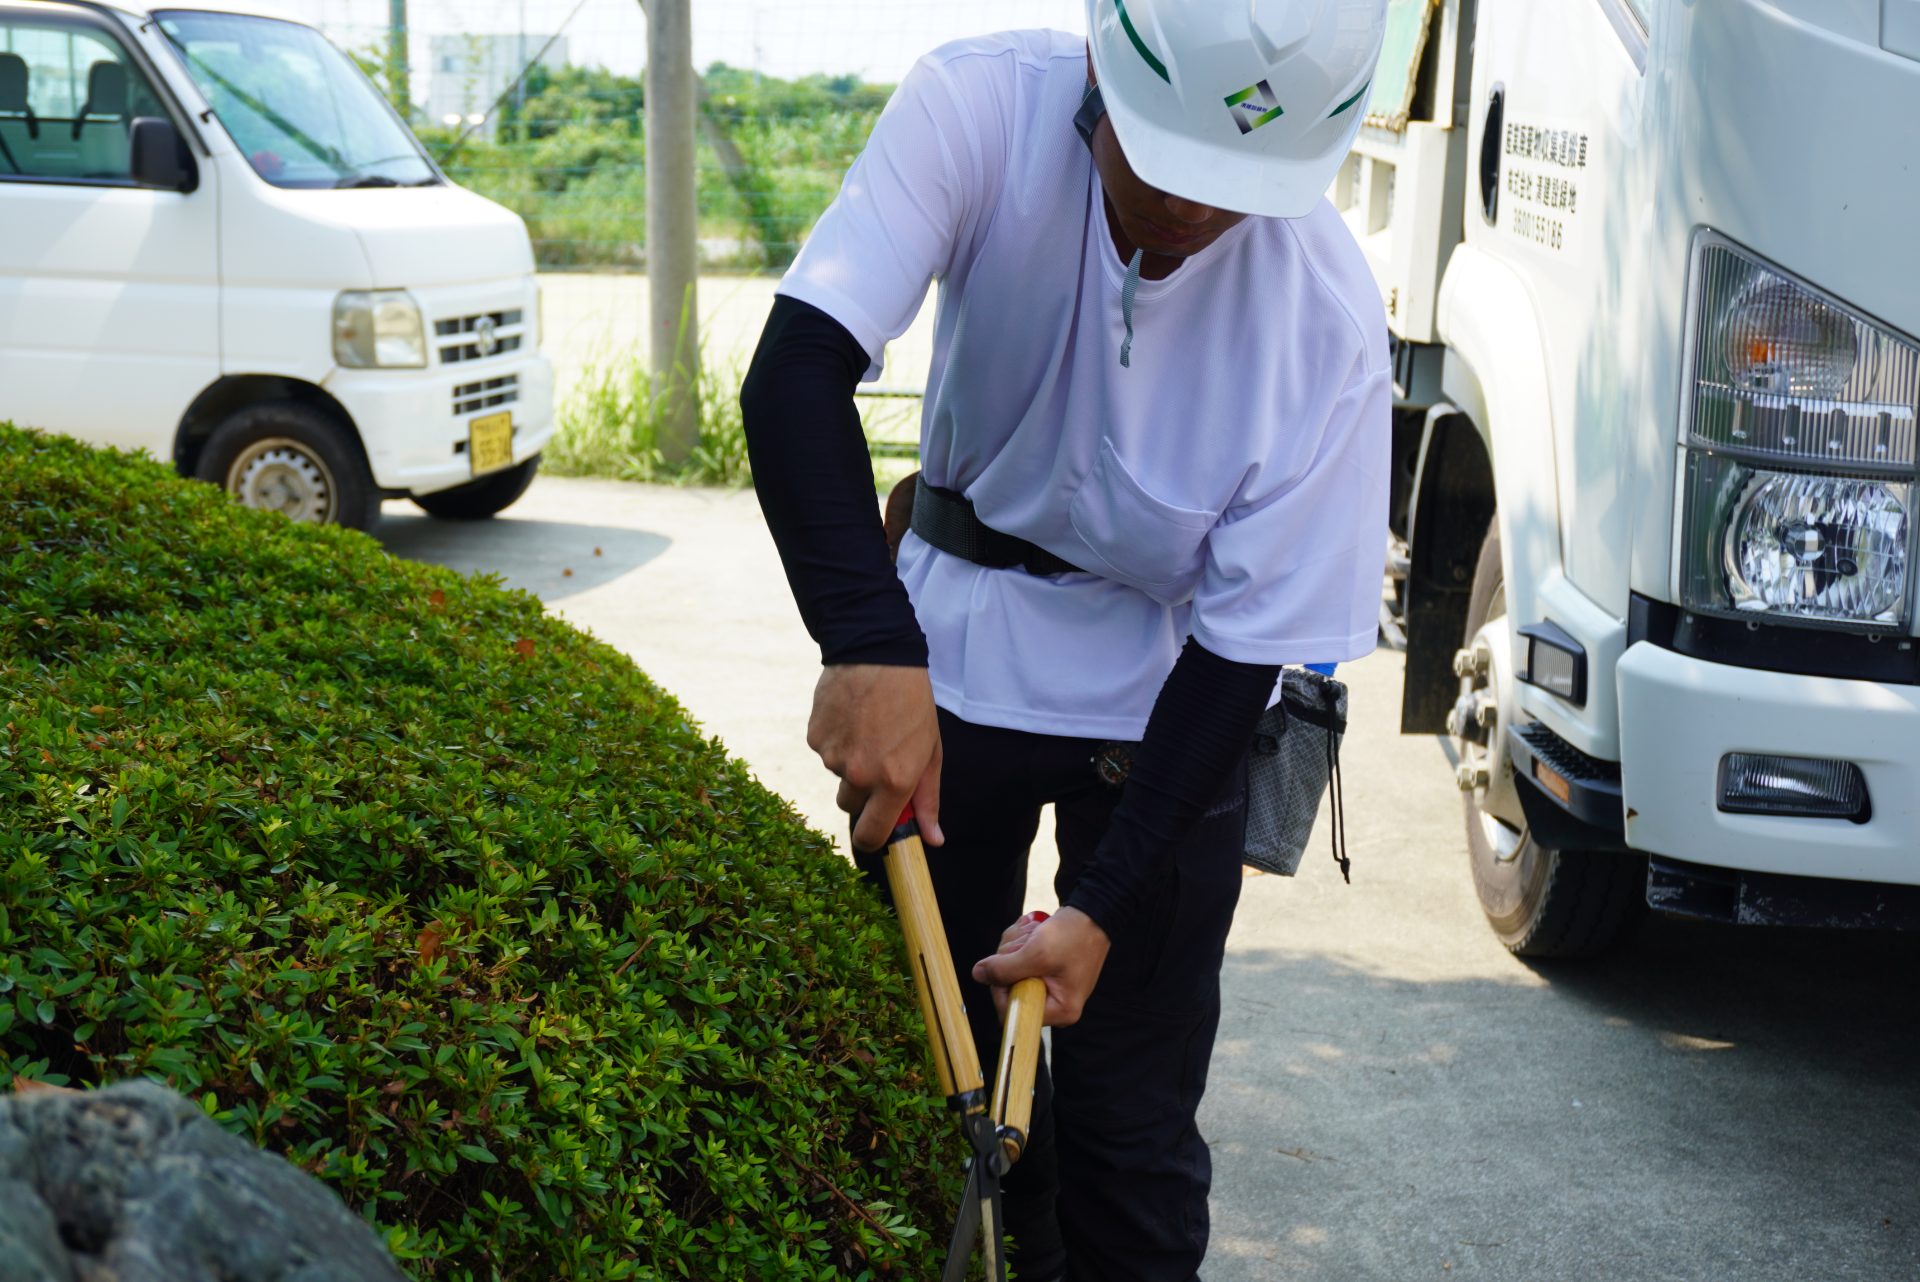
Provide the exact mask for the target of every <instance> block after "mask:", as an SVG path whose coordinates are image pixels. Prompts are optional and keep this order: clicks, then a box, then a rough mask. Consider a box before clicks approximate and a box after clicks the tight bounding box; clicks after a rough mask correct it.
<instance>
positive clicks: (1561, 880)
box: [1451, 521, 1647, 958]
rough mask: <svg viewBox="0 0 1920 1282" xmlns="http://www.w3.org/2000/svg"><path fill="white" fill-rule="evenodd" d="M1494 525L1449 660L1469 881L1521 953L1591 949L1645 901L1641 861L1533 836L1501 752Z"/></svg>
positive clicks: (1506, 672)
mask: <svg viewBox="0 0 1920 1282" xmlns="http://www.w3.org/2000/svg"><path fill="white" fill-rule="evenodd" d="M1506 596H1507V594H1506V584H1505V582H1504V580H1503V577H1502V574H1501V569H1500V525H1499V522H1498V521H1496V522H1494V524H1493V525H1492V526H1491V528H1489V529H1488V531H1487V537H1486V541H1485V542H1484V543H1482V544H1481V546H1480V562H1479V565H1478V566H1477V567H1476V568H1475V570H1474V575H1473V590H1472V592H1471V594H1470V595H1469V597H1468V605H1467V628H1466V637H1465V647H1464V648H1463V649H1462V650H1461V652H1460V656H1459V658H1458V660H1457V661H1456V663H1455V668H1456V669H1457V670H1458V671H1459V672H1460V674H1461V676H1460V701H1459V702H1458V703H1457V704H1455V705H1454V712H1453V716H1452V718H1451V722H1452V725H1451V728H1452V731H1453V744H1454V749H1455V751H1456V752H1457V753H1458V754H1459V757H1460V766H1459V769H1460V790H1461V796H1462V798H1463V800H1464V802H1465V809H1466V820H1467V855H1468V858H1469V860H1470V862H1471V864H1472V867H1473V888H1474V892H1475V893H1476V894H1477V895H1478V896H1479V899H1480V909H1481V911H1482V912H1484V913H1486V915H1487V923H1488V924H1489V925H1491V926H1492V927H1493V933H1494V934H1496V935H1498V936H1499V937H1500V942H1501V943H1503V944H1505V945H1506V946H1507V948H1508V949H1509V950H1511V951H1512V952H1514V953H1516V954H1518V955H1519V956H1522V957H1563V958H1575V957H1592V956H1596V955H1598V954H1600V953H1603V952H1605V951H1607V950H1608V949H1609V948H1611V947H1613V946H1614V945H1615V944H1617V943H1619V942H1620V940H1621V939H1622V938H1623V937H1624V936H1625V935H1626V933H1627V931H1628V930H1629V929H1630V928H1631V927H1633V926H1634V925H1636V924H1637V923H1638V922H1639V920H1640V919H1641V917H1643V916H1644V915H1645V911H1646V876H1647V872H1646V869H1647V865H1646V861H1645V860H1644V859H1642V858H1640V857H1638V856H1635V855H1627V854H1617V853H1613V852H1594V851H1584V850H1555V849H1552V848H1550V847H1547V846H1543V845H1541V844H1540V843H1538V842H1536V841H1534V840H1533V837H1532V834H1531V833H1529V832H1528V830H1527V819H1526V815H1525V813H1524V812H1523V811H1522V810H1521V808H1520V794H1519V792H1518V789H1519V788H1521V787H1525V786H1527V785H1524V784H1521V783H1519V782H1518V781H1517V780H1515V778H1514V774H1513V763H1512V762H1511V761H1510V760H1509V759H1508V757H1507V750H1506V742H1507V741H1506V735H1507V717H1508V715H1509V714H1510V712H1511V711H1512V710H1513V709H1514V708H1515V707H1516V706H1517V705H1516V703H1515V700H1514V694H1513V672H1512V668H1513V646H1512V641H1511V635H1510V633H1509V632H1508V630H1507V621H1506V614H1507V601H1506Z"/></svg>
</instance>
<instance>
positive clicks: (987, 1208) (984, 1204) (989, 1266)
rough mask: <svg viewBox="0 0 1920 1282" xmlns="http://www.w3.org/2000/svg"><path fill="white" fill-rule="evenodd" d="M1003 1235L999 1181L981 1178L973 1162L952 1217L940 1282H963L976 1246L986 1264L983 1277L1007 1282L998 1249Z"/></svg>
mask: <svg viewBox="0 0 1920 1282" xmlns="http://www.w3.org/2000/svg"><path fill="white" fill-rule="evenodd" d="M1004 1232H1005V1225H1004V1224H1003V1223H1002V1221H1001V1216H1000V1180H999V1177H998V1176H994V1175H986V1174H983V1164H982V1163H981V1162H979V1161H977V1160H976V1161H975V1162H973V1164H972V1165H971V1166H970V1167H969V1169H968V1171H967V1187H966V1190H965V1192H963V1193H962V1194H961V1195H960V1212H959V1214H958V1215H956V1216H955V1217H954V1221H953V1237H952V1238H951V1239H950V1240H949V1241H948V1243H947V1268H946V1272H944V1273H942V1274H941V1275H940V1279H941V1282H965V1278H966V1276H967V1264H968V1262H969V1261H971V1260H972V1258H973V1248H974V1247H975V1246H976V1245H977V1246H979V1248H980V1254H981V1257H982V1258H983V1260H984V1262H985V1264H986V1276H987V1277H988V1278H990V1279H992V1280H993V1282H1007V1258H1006V1252H1005V1251H1004V1250H1003V1249H1002V1245H1001V1234H1002V1233H1004Z"/></svg>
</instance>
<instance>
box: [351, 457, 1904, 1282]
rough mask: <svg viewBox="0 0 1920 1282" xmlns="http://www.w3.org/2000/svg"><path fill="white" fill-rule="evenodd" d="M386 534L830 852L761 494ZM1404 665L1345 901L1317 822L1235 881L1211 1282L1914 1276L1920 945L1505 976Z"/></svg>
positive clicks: (1359, 776) (833, 822)
mask: <svg viewBox="0 0 1920 1282" xmlns="http://www.w3.org/2000/svg"><path fill="white" fill-rule="evenodd" d="M386 512H387V519H386V520H385V522H384V523H383V524H382V525H381V527H380V528H379V530H378V531H377V533H378V536H379V537H380V538H381V539H382V540H383V541H384V542H385V543H386V544H387V546H388V547H389V548H390V549H391V550H392V551H393V552H395V553H396V554H397V555H402V556H410V557H416V558H419V559H422V560H429V561H435V562H439V563H441V564H446V565H451V566H453V567H455V568H457V569H460V570H463V571H472V570H486V571H492V572H497V573H500V574H502V575H503V576H504V577H505V579H506V581H507V582H508V583H509V584H511V585H513V586H517V587H522V588H526V589H528V590H529V591H532V592H535V593H537V594H538V595H540V596H541V597H542V598H543V599H544V600H545V601H546V602H547V603H548V605H549V607H550V608H551V609H553V610H554V611H555V612H556V613H558V614H561V615H564V616H565V617H566V618H568V619H569V620H570V621H572V622H573V623H575V624H576V625H578V626H581V627H583V628H585V629H587V630H588V631H590V632H592V633H594V634H595V635H597V636H599V637H600V638H601V639H603V640H606V641H608V642H610V643H612V644H613V645H615V646H617V647H619V648H621V649H622V650H624V651H626V652H627V653H628V654H630V655H632V656H633V657H634V658H635V660H636V661H638V663H639V664H640V666H641V667H642V668H644V669H645V670H646V671H647V672H648V673H649V674H651V675H652V676H653V677H654V678H655V679H656V680H657V681H658V682H659V683H660V684H661V685H663V686H665V687H666V688H667V689H669V690H671V691H672V692H673V693H674V694H676V695H677V696H679V697H680V698H681V700H682V701H683V702H685V703H686V705H687V706H688V708H689V709H690V710H691V711H692V713H693V714H694V716H696V717H697V718H698V719H699V720H700V721H701V722H702V723H703V724H704V725H705V726H706V727H707V729H708V730H709V731H710V732H711V733H714V734H716V735H718V736H719V737H721V738H722V739H723V740H725V741H726V743H727V746H728V747H729V749H730V750H732V751H733V752H734V753H736V754H737V755H739V756H741V757H743V758H744V759H745V760H746V761H748V762H749V763H750V764H751V765H752V767H753V769H754V771H755V772H756V774H758V776H759V777H760V778H761V780H762V781H763V782H765V783H766V784H767V785H768V786H769V787H771V788H773V789H775V790H776V791H778V792H781V793H783V794H784V795H786V796H787V797H789V798H792V799H793V800H794V802H795V803H796V805H798V807H799V808H800V810H801V811H802V813H804V814H806V815H807V816H809V817H810V818H811V819H812V820H813V821H814V822H815V823H816V825H818V826H819V827H821V828H822V829H823V830H824V831H827V832H832V833H838V832H840V831H841V830H842V827H843V823H842V820H841V819H840V817H839V815H838V813H837V812H836V811H835V810H834V808H833V787H832V783H831V780H830V779H829V778H828V777H827V776H826V774H825V773H824V772H823V771H822V770H821V768H820V767H819V765H818V763H817V761H815V759H814V758H813V757H812V755H811V754H810V753H809V752H808V751H807V749H806V747H805V744H804V742H803V731H804V726H805V721H806V715H807V710H808V706H809V700H810V695H811V691H812V685H813V680H814V677H815V675H816V673H817V671H818V668H817V663H816V661H815V657H814V651H813V649H812V646H811V642H810V641H809V640H808V638H807V636H806V634H805V632H804V630H803V629H802V628H801V626H800V623H799V619H798V616H797V615H796V613H795V611H794V609H793V606H792V604H791V601H790V600H789V598H788V596H787V591H786V584H785V581H784V579H783V577H782V576H781V573H780V569H779V563H778V560H777V559H776V557H775V555H774V552H773V548H772V545H771V542H770V541H769V540H768V538H767V536H766V534H765V531H764V529H763V527H762V526H761V524H760V520H759V513H758V509H757V507H756V506H755V503H754V500H753V497H752V495H751V494H747V493H731V492H722V491H713V490H678V489H669V488H662V487H648V486H636V485H626V484H621V483H618V482H606V481H567V480H557V479H542V480H540V481H538V482H536V484H535V485H534V487H533V489H532V490H531V491H530V492H529V493H528V495H527V496H526V498H525V499H523V500H522V501H521V502H520V503H519V504H518V505H517V506H516V507H515V508H514V509H512V510H511V511H510V512H508V513H507V514H505V515H504V516H502V517H501V518H499V519H497V520H495V521H492V522H482V523H477V524H471V525H457V524H445V523H439V522H434V521H430V520H428V519H427V518H425V517H424V516H422V515H420V514H419V512H418V511H417V509H414V508H413V507H412V506H411V505H410V504H405V503H390V504H388V505H387V509H386ZM595 549H598V554H597V555H596V552H595ZM569 570H570V571H572V573H571V574H568V573H566V571H569ZM1400 666H1401V661H1400V656H1398V655H1397V654H1393V653H1380V654H1376V655H1374V656H1372V657H1371V658H1369V659H1367V660H1365V661H1363V662H1361V663H1358V664H1353V665H1349V666H1348V667H1347V668H1346V669H1344V670H1343V674H1342V675H1343V677H1344V678H1345V679H1347V680H1348V681H1349V683H1350V684H1351V686H1352V690H1353V727H1352V731H1351V733H1350V735H1349V738H1348V741H1347V746H1346V749H1345V752H1344V755H1343V760H1344V763H1345V771H1344V773H1345V780H1346V794H1347V810H1348V823H1349V844H1350V848H1351V852H1352V855H1353V859H1354V884H1353V885H1352V886H1351V887H1348V886H1343V885H1342V884H1341V882H1340V877H1339V875H1338V870H1337V869H1336V868H1335V867H1334V866H1333V863H1332V861H1331V859H1330V857H1329V856H1328V855H1327V854H1326V846H1325V832H1324V823H1325V816H1324V814H1323V816H1322V823H1323V831H1322V833H1321V834H1320V836H1319V842H1318V844H1317V845H1316V847H1315V849H1314V851H1313V852H1311V853H1310V854H1309V856H1308V860H1307V863H1306V865H1305V867H1304V868H1303V869H1302V872H1301V875H1300V876H1299V877H1298V878H1296V879H1290V880H1289V879H1282V878H1275V877H1250V878H1248V879H1247V881H1246V882H1245V893H1244V896H1243V898H1242V901H1241V908H1240V912H1239V915H1238V918H1237V920H1236V923H1235V926H1234V931H1233V935H1232V938H1231V940H1230V942H1229V946H1228V958H1227V965H1226V971H1225V976H1224V992H1225V997H1224V1006H1225V1009H1224V1015H1223V1019H1222V1025H1221V1030H1220V1037H1219V1041H1218V1044H1217V1047H1216V1051H1215V1055H1214V1066H1213V1074H1212V1079H1211V1082H1210V1086H1209V1092H1208V1096H1207V1101H1206V1104H1205V1106H1204V1108H1203V1111H1202V1116H1201V1124H1202V1129H1203V1130H1204V1132H1205V1133H1206V1135H1207V1136H1208V1138H1209V1139H1210V1141H1211V1142H1212V1147H1213V1154H1214V1166H1215V1181H1214V1198H1213V1214H1214V1238H1213V1251H1212V1255H1211V1257H1210V1260H1209V1264H1208V1267H1207V1269H1206V1271H1205V1276H1206V1277H1207V1278H1208V1279H1209V1282H1266V1280H1268V1279H1294V1278H1310V1279H1328V1280H1330V1282H1344V1280H1346V1279H1373V1278H1378V1279H1389V1280H1397V1279H1414V1278H1448V1279H1450V1278H1486V1279H1513V1280H1515V1282H1521V1280H1525V1282H1533V1280H1537V1279H1569V1280H1572V1279H1600V1278H1627V1279H1641V1278H1645V1279H1656V1278H1657V1279H1699V1280H1701V1282H1708V1280H1715V1282H1717V1280H1720V1279H1742V1280H1745V1279H1781V1280H1783V1282H1784V1280H1786V1279H1796V1280H1797V1279H1862V1280H1865V1279H1911V1278H1920V1075H1917V1070H1920V1023H1917V1021H1916V1016H1917V1015H1920V941H1915V940H1912V939H1905V938H1874V937H1860V936H1831V935H1817V934H1800V933H1784V932H1772V933H1753V932H1739V931H1733V930H1730V929H1721V928H1709V927H1701V926H1696V925H1690V924H1686V923H1679V922H1673V921H1665V920H1661V921H1655V922H1653V923H1651V924H1650V926H1649V928H1648V929H1647V930H1646V931H1645V932H1644V934H1643V935H1642V936H1641V937H1640V938H1639V939H1638V940H1637V941H1636V943H1635V944H1634V945H1633V946H1632V947H1630V948H1629V949H1628V950H1627V951H1626V952H1625V953H1624V954H1623V955H1622V956H1620V957H1618V958H1616V959H1614V960H1612V961H1610V962H1606V963H1602V964H1598V965H1588V966H1583V967H1552V968H1546V967H1542V968H1537V969H1536V968H1533V967H1529V966H1527V965H1525V964H1523V963H1521V962H1519V961H1517V960H1515V959H1513V958H1511V957H1509V956H1508V955H1507V954H1506V952H1505V951H1504V950H1503V949H1502V948H1501V947H1500V946H1499V944H1498V943H1497V942H1496V941H1495V940H1494V938H1493V936H1492V934H1491V933H1490V932H1489V931H1488V930H1487V929H1486V927H1485V925H1484V924H1483V922H1482V920H1481V917H1480V913H1479V910H1478V907H1477V906H1476V904H1475V902H1474V898H1473V892H1472V888H1471V884H1470V881H1469V878H1468V874H1467V866H1466V856H1465V853H1464V847H1463V839H1462V836H1461V832H1460V827H1461V820H1460V810H1459V798H1458V795H1457V794H1456V793H1455V791H1454V787H1453V782H1452V776H1451V770H1450V768H1449V766H1448V764H1447V761H1446V759H1445V757H1444V755H1443V753H1442V750H1441V747H1440V746H1439V744H1438V743H1437V742H1436V741H1435V740H1433V739H1431V738H1404V737H1401V736H1400V735H1398V734H1397V733H1396V723H1397V716H1398V706H1399V680H1400ZM1046 831H1047V829H1046V827H1045V826H1044V825H1043V828H1042V832H1043V834H1044V833H1045V832H1046ZM1051 857H1052V855H1051V850H1050V849H1047V850H1040V851H1036V857H1035V876H1034V883H1035V885H1034V890H1033V893H1032V895H1031V897H1030V902H1031V904H1032V905H1033V906H1035V907H1049V906H1051V904H1052V896H1051V894H1050V892H1048V891H1047V890H1046V886H1045V881H1046V877H1047V875H1048V871H1049V870H1048V864H1049V862H1050V860H1051Z"/></svg>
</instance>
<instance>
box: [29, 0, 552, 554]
mask: <svg viewBox="0 0 1920 1282" xmlns="http://www.w3.org/2000/svg"><path fill="white" fill-rule="evenodd" d="M538 318H539V296H538V287H537V285H536V282H535V279H534V274H533V254H532V246H531V244H530V242H529V240H528V237H527V231H526V227H525V224H523V223H522V222H521V221H520V219H519V218H518V217H517V216H515V215H514V214H512V213H511V212H509V211H508V210H505V209H502V208H501V207H500V206H498V205H495V204H493V203H492V202H490V201H487V200H484V199H482V198H481V197H479V196H477V195H474V194H473V193H471V192H467V191H463V190H462V189H460V188H459V187H456V186H454V185H452V184H451V183H449V182H448V181H447V180H446V177H445V176H444V175H443V174H442V173H441V172H440V170H439V169H438V167H436V166H435V164H434V163H433V161H432V160H431V159H430V158H429V157H428V156H427V155H426V153H425V152H424V151H423V150H422V149H421V147H420V144H419V143H418V141H417V140H415V138H414V137H413V135H412V133H411V132H409V130H408V129H407V127H406V125H405V123H404V122H402V121H401V119H400V118H399V116H398V115H396V114H395V113H394V112H393V110H392V109H391V108H390V107H389V106H388V105H387V103H386V101H385V100H384V99H383V98H382V97H381V96H380V94H379V92H378V91H377V90H375V89H374V87H373V86H372V84H370V83H369V82H368V81H367V79H366V77H365V76H363V75H362V74H361V73H360V70H359V68H357V67H356V66H355V65H354V64H353V62H352V60H351V59H349V58H347V57H346V56H345V55H343V54H342V53H341V52H340V51H339V50H338V49H336V48H334V47H333V46H332V45H331V44H329V43H328V42H327V41H326V39H325V37H323V36H321V35H320V34H319V33H318V32H317V31H314V30H313V29H312V28H310V27H306V26H303V25H301V24H299V23H294V22H286V21H281V20H279V19H276V18H270V17H266V16H262V15H259V14H255V13H243V12H234V11H227V10H225V9H223V8H222V7H221V6H220V5H218V4H214V5H211V6H209V5H196V6H194V7H192V8H156V9H147V8H138V7H128V6H127V5H125V4H120V3H111V4H110V3H91V2H88V0H0V420H7V419H10V420H13V421H14V422H17V423H18V424H20V425H21V426H23V427H36V428H42V429H46V430H50V431H58V432H64V433H68V434H70V435H73V436H76V437H79V438H81V439H83V440H88V441H92V442H96V443H99V444H106V445H117V446H122V447H131V448H139V449H144V450H147V451H148V452H150V453H152V454H154V455H155V456H157V457H159V458H161V459H166V460H171V461H172V462H173V464H174V465H175V466H176V467H177V468H178V469H179V471H181V472H182V473H183V474H185V475H189V476H197V477H201V478H203V479H205V480H208V481H212V482H214V483H216V484H219V485H223V486H225V487H226V488H227V489H228V490H229V491H231V492H232V493H233V494H234V495H236V496H237V497H238V498H239V499H240V500H241V501H242V502H244V503H247V504H249V505H251V506H255V507H262V508H271V509H275V510H279V511H283V512H285V513H287V514H288V515H289V516H292V517H294V518H296V519H304V520H313V521H334V522H338V523H341V524H345V525H350V526H358V527H365V526H366V525H368V524H370V523H371V522H372V521H373V520H374V519H375V518H376V515H377V513H378V511H379V503H380V500H381V499H382V498H383V497H389V496H400V495H408V496H411V497H412V498H413V499H414V500H415V501H416V502H417V503H419V504H420V506H421V507H423V508H425V509H426V510H427V511H428V512H429V513H431V514H433V515H435V516H445V517H464V518H471V517H484V516H491V515H492V514H493V513H495V512H497V511H499V510H500V509H502V508H504V507H506V506H507V505H508V504H509V503H512V502H513V501H514V500H515V499H516V498H518V497H519V496H520V495H521V494H522V493H523V492H524V491H525V490H526V487H527V485H528V484H529V483H530V482H531V481H532V479H533V475H534V471H535V469H536V468H537V467H538V465H539V453H540V450H541V447H542V446H543V445H544V444H545V443H546V441H547V439H548V437H549V436H551V434H552V431H553V374H552V367H551V365H550V364H549V362H548V361H547V359H546V358H545V357H544V356H542V355H541V353H540V350H539V343H538V340H539V331H538ZM0 466H4V460H0Z"/></svg>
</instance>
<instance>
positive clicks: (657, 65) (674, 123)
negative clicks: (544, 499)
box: [646, 0, 700, 465]
mask: <svg viewBox="0 0 1920 1282" xmlns="http://www.w3.org/2000/svg"><path fill="white" fill-rule="evenodd" d="M646 14H647V85H646V88H647V119H646V128H647V295H648V304H649V308H650V320H651V323H652V339H653V386H654V391H655V394H656V395H658V396H660V397H662V398H664V402H665V411H666V412H665V413H664V414H662V415H661V416H660V418H659V420H658V422H659V424H660V439H659V442H658V445H659V449H660V453H661V455H662V457H663V458H664V459H665V460H666V462H667V463H668V464H669V465H674V464H679V463H684V462H686V460H687V459H688V458H689V457H690V456H691V455H692V453H693V447H694V445H695V444H696V443H697V442H698V440H699V436H700V426H699V404H698V402H697V400H696V397H695V383H696V381H697V380H698V379H699V376H700V329H699V311H698V308H697V302H698V299H697V296H696V294H695V288H696V286H695V280H694V269H695V266H696V256H697V254H698V246H697V245H696V244H695V236H696V234H697V226H698V223H697V216H698V211H697V209H696V207H695V187H694V171H693V131H694V122H695V112H694V84H695V78H694V74H693V14H692V3H691V0H647V3H646Z"/></svg>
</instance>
